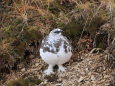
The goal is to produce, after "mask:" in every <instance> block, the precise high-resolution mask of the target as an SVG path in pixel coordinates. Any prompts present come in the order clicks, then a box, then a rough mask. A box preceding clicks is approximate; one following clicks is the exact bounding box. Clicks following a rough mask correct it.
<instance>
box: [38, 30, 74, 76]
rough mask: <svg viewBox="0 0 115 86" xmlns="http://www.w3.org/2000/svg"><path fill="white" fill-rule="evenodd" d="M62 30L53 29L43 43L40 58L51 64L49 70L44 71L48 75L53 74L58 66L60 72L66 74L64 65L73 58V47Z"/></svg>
mask: <svg viewBox="0 0 115 86" xmlns="http://www.w3.org/2000/svg"><path fill="white" fill-rule="evenodd" d="M62 32H63V31H62V30H61V29H59V28H56V29H53V30H52V31H51V32H50V33H49V35H48V36H46V37H45V38H44V39H43V40H42V43H41V47H40V56H41V58H42V59H43V60H44V61H45V62H46V63H47V64H49V67H48V69H47V70H45V71H44V73H45V74H46V75H50V74H52V73H54V72H53V67H54V66H55V65H57V66H58V68H59V69H58V71H59V72H64V71H65V69H66V68H64V67H63V64H64V63H66V62H68V61H69V60H70V58H71V56H72V47H71V43H70V42H69V40H68V39H67V38H66V37H65V36H63V35H62Z"/></svg>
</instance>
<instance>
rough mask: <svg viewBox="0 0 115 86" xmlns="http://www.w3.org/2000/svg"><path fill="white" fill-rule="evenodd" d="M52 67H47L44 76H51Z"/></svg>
mask: <svg viewBox="0 0 115 86" xmlns="http://www.w3.org/2000/svg"><path fill="white" fill-rule="evenodd" d="M53 73H54V72H53V66H52V65H49V67H48V69H47V70H45V71H44V74H45V75H50V74H53Z"/></svg>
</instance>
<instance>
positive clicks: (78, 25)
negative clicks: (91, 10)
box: [64, 19, 83, 39]
mask: <svg viewBox="0 0 115 86" xmlns="http://www.w3.org/2000/svg"><path fill="white" fill-rule="evenodd" d="M82 29H83V24H82V21H79V22H78V21H76V20H74V19H73V20H71V22H69V23H68V24H67V25H66V26H65V27H64V30H65V32H66V33H67V34H69V36H70V37H72V38H73V39H74V38H76V39H77V38H79V37H80V35H81V32H82Z"/></svg>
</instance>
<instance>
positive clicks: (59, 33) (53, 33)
mask: <svg viewBox="0 0 115 86" xmlns="http://www.w3.org/2000/svg"><path fill="white" fill-rule="evenodd" d="M62 32H63V30H61V29H59V28H56V29H53V30H52V31H51V32H50V34H51V35H54V36H56V35H62Z"/></svg>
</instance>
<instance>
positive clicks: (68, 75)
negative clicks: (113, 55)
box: [1, 54, 115, 86]
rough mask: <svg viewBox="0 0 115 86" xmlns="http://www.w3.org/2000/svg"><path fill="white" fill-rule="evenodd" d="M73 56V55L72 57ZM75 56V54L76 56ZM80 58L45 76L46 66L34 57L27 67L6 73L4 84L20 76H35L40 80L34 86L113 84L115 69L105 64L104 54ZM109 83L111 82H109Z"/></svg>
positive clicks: (111, 85)
mask: <svg viewBox="0 0 115 86" xmlns="http://www.w3.org/2000/svg"><path fill="white" fill-rule="evenodd" d="M74 58H75V57H74ZM76 58H77V56H76ZM81 58H82V60H81V61H77V60H73V59H71V60H70V61H69V62H68V63H66V64H65V65H64V66H66V67H67V70H66V72H64V73H59V72H57V69H55V74H52V75H49V76H46V75H44V74H43V71H44V70H45V69H46V68H47V64H45V63H44V62H43V61H42V60H41V58H35V59H33V60H32V61H31V62H30V63H31V64H30V66H29V68H22V69H21V70H20V71H18V72H12V73H11V74H9V75H7V78H6V81H5V82H4V85H3V84H1V86H5V85H6V84H7V83H9V82H10V81H12V80H17V79H18V78H20V77H24V78H25V77H29V76H37V77H38V78H39V79H40V80H41V81H42V82H41V83H40V84H39V85H36V86H115V85H114V83H115V81H114V80H113V79H112V78H114V76H113V75H114V74H115V70H114V69H111V68H110V67H108V66H107V64H106V62H105V61H104V58H106V55H104V54H84V55H81ZM110 83H111V84H110Z"/></svg>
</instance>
